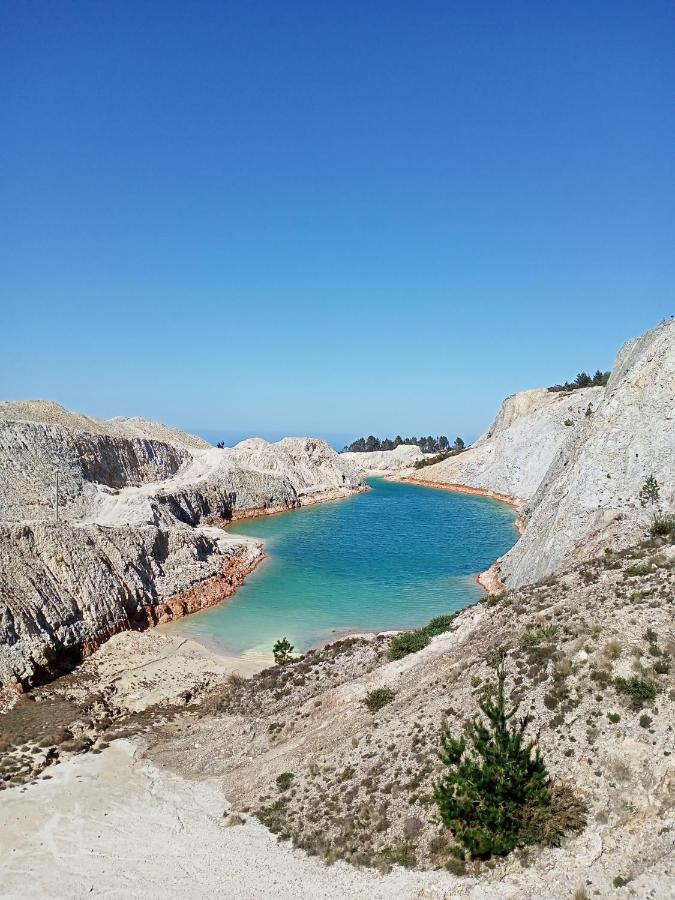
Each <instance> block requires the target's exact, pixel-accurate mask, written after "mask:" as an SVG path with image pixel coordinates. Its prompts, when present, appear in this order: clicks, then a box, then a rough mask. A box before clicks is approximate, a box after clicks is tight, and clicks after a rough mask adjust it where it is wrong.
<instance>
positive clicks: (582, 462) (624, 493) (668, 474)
mask: <svg viewBox="0 0 675 900" xmlns="http://www.w3.org/2000/svg"><path fill="white" fill-rule="evenodd" d="M649 475H654V477H655V478H656V480H657V481H658V483H659V485H660V502H659V504H658V509H660V511H661V512H665V513H667V512H672V511H673V508H674V507H675V322H673V321H668V322H665V323H663V324H662V325H660V326H659V327H658V328H654V329H652V330H651V331H648V332H647V333H646V334H643V335H642V336H641V337H639V338H636V339H635V340H632V341H628V343H627V344H625V345H624V346H623V348H622V349H621V351H620V352H619V355H618V357H617V360H616V364H615V366H614V369H613V371H612V376H611V378H610V380H609V383H608V385H607V387H606V388H605V389H604V390H603V394H602V397H601V399H600V401H599V402H598V403H597V405H595V407H594V410H593V413H592V415H590V416H585V417H584V419H583V422H582V423H581V424H580V427H579V428H578V429H577V430H576V431H575V435H574V440H573V441H571V442H569V443H568V444H567V445H565V446H564V447H562V448H561V450H560V451H559V452H558V453H557V454H556V456H555V458H554V460H553V462H552V464H551V466H550V467H549V468H548V470H547V471H546V473H545V475H544V477H543V479H542V481H541V483H540V485H539V487H538V488H537V490H536V492H535V493H534V495H533V496H532V499H531V502H530V503H529V510H528V512H527V515H526V521H527V529H526V531H525V533H524V535H523V536H522V537H521V539H520V541H519V542H518V543H517V544H516V545H515V547H514V548H513V549H512V550H511V551H510V552H509V553H508V554H507V555H506V557H505V558H504V560H503V562H502V565H501V572H502V578H503V580H504V582H505V583H506V584H507V586H519V585H523V584H528V583H530V582H533V581H536V580H537V579H539V578H541V577H543V576H545V575H548V574H550V573H551V572H554V571H555V570H556V569H558V568H560V567H562V566H566V565H568V564H569V563H570V562H573V561H575V560H579V559H588V558H590V557H592V556H595V555H597V554H598V553H600V552H602V551H603V550H604V549H605V548H606V547H609V548H612V549H616V548H617V547H625V546H628V545H629V544H631V543H633V542H634V541H635V540H637V539H638V538H640V537H641V536H642V535H644V533H645V531H646V529H647V528H648V527H649V525H650V522H651V519H652V517H653V515H654V513H655V512H656V509H657V507H651V506H647V507H643V506H642V505H641V503H640V500H639V493H640V489H641V487H642V485H643V484H644V482H645V479H646V478H647V477H648V476H649Z"/></svg>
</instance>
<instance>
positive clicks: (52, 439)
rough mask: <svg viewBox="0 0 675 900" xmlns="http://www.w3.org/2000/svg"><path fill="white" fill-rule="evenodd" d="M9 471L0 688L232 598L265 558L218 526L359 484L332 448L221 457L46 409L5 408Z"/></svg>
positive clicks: (5, 472) (4, 452) (142, 426)
mask: <svg viewBox="0 0 675 900" xmlns="http://www.w3.org/2000/svg"><path fill="white" fill-rule="evenodd" d="M0 471H2V479H1V481H0V563H1V564H2V569H1V571H2V580H1V581H0V685H7V684H12V683H17V682H18V683H20V684H23V685H29V684H31V683H32V682H33V681H34V680H35V679H43V678H46V677H48V676H49V675H50V674H53V673H55V672H58V671H61V670H62V669H64V668H67V667H69V666H70V665H71V664H72V662H74V661H76V660H77V659H78V658H81V657H82V656H83V655H86V654H87V653H89V652H90V651H91V650H92V649H94V648H95V647H96V646H98V644H100V643H101V641H103V640H105V639H106V638H108V637H109V636H110V635H111V634H114V633H116V632H118V631H121V630H124V629H125V628H138V627H143V626H144V625H147V624H151V623H154V622H156V621H160V620H162V619H166V618H170V617H171V616H173V615H182V614H184V613H186V612H192V611H194V610H196V609H200V608H203V607H205V606H208V605H211V604H213V603H215V602H217V601H218V600H220V599H223V598H224V597H226V596H228V595H229V594H230V593H232V591H233V590H234V589H235V588H236V586H237V585H238V584H239V583H240V582H241V579H242V578H243V577H244V575H245V574H246V572H248V571H250V569H251V568H252V567H253V566H254V565H255V564H256V563H257V562H258V561H259V560H260V559H261V558H262V550H261V548H260V547H259V546H258V545H257V544H255V543H253V542H251V541H249V540H247V539H245V538H241V537H233V536H230V535H226V534H225V533H224V532H223V531H222V530H221V529H220V528H216V527H213V526H216V525H219V526H222V525H224V524H226V523H227V522H228V521H230V520H232V519H233V518H236V517H238V516H242V515H251V514H263V513H267V512H273V511H276V510H283V509H290V508H294V507H297V506H301V505H303V504H306V503H312V502H317V501H319V500H323V499H330V498H333V497H340V496H344V495H346V494H348V493H350V492H351V491H354V490H358V489H360V487H361V486H362V485H361V481H360V479H359V477H358V476H357V475H356V474H355V472H354V469H353V467H352V466H350V465H349V464H348V463H346V462H343V461H342V460H341V459H340V457H339V456H338V454H337V453H335V451H334V450H332V449H331V448H330V447H329V446H328V445H327V444H326V443H325V442H324V441H320V440H312V439H309V438H285V439H284V440H282V441H279V442H278V443H275V444H270V443H268V442H267V441H263V440H261V439H252V440H249V441H243V442H242V443H241V444H239V445H237V446H236V447H233V448H225V449H219V448H216V447H211V446H210V445H209V444H207V443H206V442H205V441H202V439H201V438H198V437H195V436H194V435H186V434H183V433H182V432H179V431H176V430H174V429H170V428H167V427H166V426H164V425H161V424H159V423H153V422H147V421H145V420H139V419H124V420H121V419H115V420H111V421H109V422H103V421H99V420H97V419H91V418H89V417H87V416H81V415H79V414H76V413H70V412H68V411H67V410H65V409H63V408H62V407H60V406H58V405H57V404H53V403H48V402H45V401H39V402H35V403H17V404H14V403H3V404H0ZM57 475H58V516H59V519H58V521H57V519H56V508H55V506H56V496H57Z"/></svg>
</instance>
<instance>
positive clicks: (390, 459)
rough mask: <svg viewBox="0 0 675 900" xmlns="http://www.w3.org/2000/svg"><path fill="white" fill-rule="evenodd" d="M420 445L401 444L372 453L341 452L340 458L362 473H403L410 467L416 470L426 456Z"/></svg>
mask: <svg viewBox="0 0 675 900" xmlns="http://www.w3.org/2000/svg"><path fill="white" fill-rule="evenodd" d="M425 455H427V454H424V453H422V451H421V450H420V448H419V447H417V446H416V445H415V444H399V445H398V447H394V449H393V450H374V451H373V452H372V453H352V452H347V453H341V454H340V458H341V459H344V460H347V461H348V462H350V463H352V465H353V466H354V467H355V469H356V471H357V472H359V473H360V474H372V475H376V474H390V473H392V472H396V473H399V474H400V473H403V472H404V471H405V470H407V469H410V470H411V472H412V471H414V465H415V463H416V462H420V460H423V459H424V458H425Z"/></svg>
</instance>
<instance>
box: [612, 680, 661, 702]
mask: <svg viewBox="0 0 675 900" xmlns="http://www.w3.org/2000/svg"><path fill="white" fill-rule="evenodd" d="M614 689H615V690H616V692H617V694H623V695H624V696H625V697H629V698H630V699H631V703H632V706H634V707H635V708H636V709H640V708H641V707H642V706H643V704H644V703H649V702H651V701H653V700H655V699H656V695H657V694H658V693H659V691H660V688H659V687H658V685H656V684H654V683H653V682H652V681H643V679H642V678H638V677H637V676H635V675H633V676H632V677H631V678H615V679H614Z"/></svg>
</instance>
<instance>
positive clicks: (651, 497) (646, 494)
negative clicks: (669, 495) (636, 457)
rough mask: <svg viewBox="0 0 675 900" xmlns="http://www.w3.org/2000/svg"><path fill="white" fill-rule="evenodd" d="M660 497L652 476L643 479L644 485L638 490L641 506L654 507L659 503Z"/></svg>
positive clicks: (657, 484)
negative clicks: (648, 505)
mask: <svg viewBox="0 0 675 900" xmlns="http://www.w3.org/2000/svg"><path fill="white" fill-rule="evenodd" d="M660 495H661V488H660V487H659V483H658V481H657V480H656V478H655V477H654V476H653V475H650V476H649V478H646V479H645V483H644V484H643V485H642V487H641V488H640V503H641V504H642V505H643V506H646V505H647V504H648V503H649V504H650V505H651V506H656V504H657V503H658V502H659V497H660Z"/></svg>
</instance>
